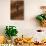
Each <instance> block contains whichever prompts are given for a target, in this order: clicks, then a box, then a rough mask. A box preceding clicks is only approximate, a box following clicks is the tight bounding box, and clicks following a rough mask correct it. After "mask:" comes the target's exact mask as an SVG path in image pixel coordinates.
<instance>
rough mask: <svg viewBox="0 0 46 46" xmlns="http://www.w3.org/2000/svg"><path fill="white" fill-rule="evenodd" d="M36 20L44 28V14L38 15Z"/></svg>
mask: <svg viewBox="0 0 46 46" xmlns="http://www.w3.org/2000/svg"><path fill="white" fill-rule="evenodd" d="M36 19H37V20H39V22H40V24H41V26H43V27H46V14H41V15H38V16H36Z"/></svg>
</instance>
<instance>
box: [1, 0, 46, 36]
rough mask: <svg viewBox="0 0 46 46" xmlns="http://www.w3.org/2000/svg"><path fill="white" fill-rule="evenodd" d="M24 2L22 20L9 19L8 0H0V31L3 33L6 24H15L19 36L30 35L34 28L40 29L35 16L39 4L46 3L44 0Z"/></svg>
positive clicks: (38, 10)
mask: <svg viewBox="0 0 46 46" xmlns="http://www.w3.org/2000/svg"><path fill="white" fill-rule="evenodd" d="M24 3H25V5H24V20H10V0H0V33H1V32H2V33H4V28H5V26H6V25H15V26H16V27H17V29H18V31H19V34H18V35H19V36H20V35H21V34H24V35H25V36H31V34H32V32H36V29H39V28H40V29H41V27H39V25H38V23H37V22H36V20H35V16H36V15H37V14H40V13H41V11H40V6H42V5H46V0H24ZM43 29H44V28H43ZM45 30H46V29H45ZM2 33H1V34H2Z"/></svg>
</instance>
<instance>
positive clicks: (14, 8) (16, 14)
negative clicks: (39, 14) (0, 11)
mask: <svg viewBox="0 0 46 46" xmlns="http://www.w3.org/2000/svg"><path fill="white" fill-rule="evenodd" d="M10 18H11V20H24V0H11V16H10Z"/></svg>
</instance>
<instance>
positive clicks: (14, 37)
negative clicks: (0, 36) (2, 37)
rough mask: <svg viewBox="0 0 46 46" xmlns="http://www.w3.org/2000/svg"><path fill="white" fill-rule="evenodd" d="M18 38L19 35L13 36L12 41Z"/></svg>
mask: <svg viewBox="0 0 46 46" xmlns="http://www.w3.org/2000/svg"><path fill="white" fill-rule="evenodd" d="M16 38H17V36H12V38H11V40H12V43H13V44H14V40H15V39H16Z"/></svg>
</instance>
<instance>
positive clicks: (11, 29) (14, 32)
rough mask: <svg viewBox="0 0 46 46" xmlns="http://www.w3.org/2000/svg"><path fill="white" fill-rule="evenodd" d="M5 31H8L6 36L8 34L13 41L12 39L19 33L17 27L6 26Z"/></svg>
mask: <svg viewBox="0 0 46 46" xmlns="http://www.w3.org/2000/svg"><path fill="white" fill-rule="evenodd" d="M5 30H6V31H5V34H6V36H7V37H8V39H9V40H11V38H12V37H13V36H17V33H18V31H17V29H16V27H15V26H6V29H5ZM8 42H9V41H8Z"/></svg>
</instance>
